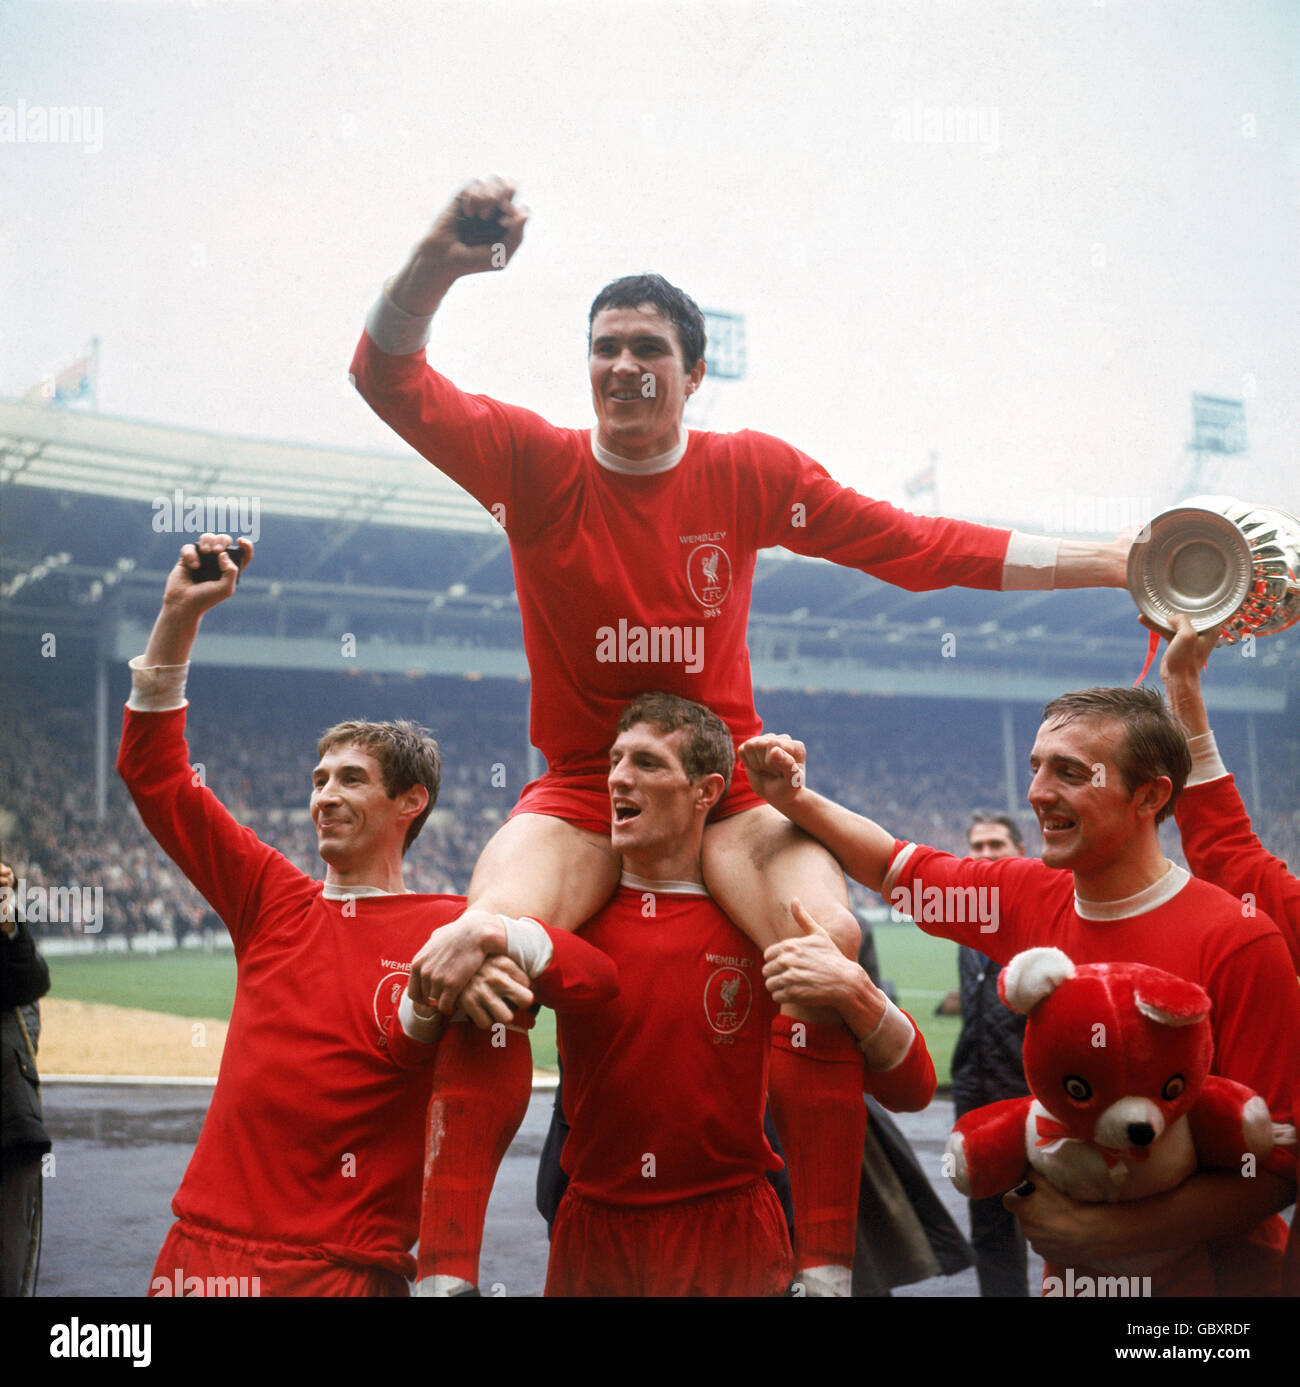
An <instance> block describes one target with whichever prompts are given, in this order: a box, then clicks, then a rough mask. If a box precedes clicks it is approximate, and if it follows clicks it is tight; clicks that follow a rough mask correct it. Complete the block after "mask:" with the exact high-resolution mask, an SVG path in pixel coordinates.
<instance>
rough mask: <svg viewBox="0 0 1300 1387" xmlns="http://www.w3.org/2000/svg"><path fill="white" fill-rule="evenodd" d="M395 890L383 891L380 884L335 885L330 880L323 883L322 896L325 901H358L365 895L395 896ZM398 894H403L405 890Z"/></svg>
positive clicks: (396, 893)
mask: <svg viewBox="0 0 1300 1387" xmlns="http://www.w3.org/2000/svg"><path fill="white" fill-rule="evenodd" d="M398 894H399V893H398V892H396V891H385V890H384V889H383V887H382V886H336V885H335V884H334V883H333V882H332V881H327V882H326V883H325V891H324V896H325V899H326V900H327V901H359V900H362V899H363V898H364V897H366V896H396V895H398ZM400 894H402V895H405V894H406V893H405V892H401V893H400Z"/></svg>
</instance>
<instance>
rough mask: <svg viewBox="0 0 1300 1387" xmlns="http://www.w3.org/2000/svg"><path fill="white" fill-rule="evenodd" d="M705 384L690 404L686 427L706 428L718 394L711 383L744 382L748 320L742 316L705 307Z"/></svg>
mask: <svg viewBox="0 0 1300 1387" xmlns="http://www.w3.org/2000/svg"><path fill="white" fill-rule="evenodd" d="M701 312H702V313H703V314H704V330H705V333H706V335H707V338H708V341H707V342H706V344H705V348H704V365H705V368H706V369H705V372H704V385H703V387H702V388H701V389H699V390H697V391H696V392H695V394H694V395H692V396H691V397H690V398H689V399H688V400H687V401H686V416H685V418H686V426H687V427H688V428H695V429H702V428H703V427H704V426H705V425H706V424H707V423H708V418H709V412H710V406H711V405H712V402H713V394H714V392H713V391H712V390H711V389H710V388H709V382H710V381H711V380H744V378H745V319H744V315H743V314H740V313H722V312H718V311H717V310H715V309H711V308H705V309H702V310H701Z"/></svg>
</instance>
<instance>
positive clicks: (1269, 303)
mask: <svg viewBox="0 0 1300 1387" xmlns="http://www.w3.org/2000/svg"><path fill="white" fill-rule="evenodd" d="M1298 16H1300V6H1297V5H1296V4H1295V3H1294V0H1276V3H1273V2H1271V0H1235V2H1234V3H1228V0H1215V2H1213V3H1197V2H1196V0H1169V3H1163V2H1162V0H1133V2H1132V3H1127V2H1125V0H1104V3H1102V2H1100V0H1045V2H1044V3H1039V4H1035V3H1031V2H1030V0H1014V2H1013V3H992V2H991V0H967V3H957V2H956V0H953V3H935V2H934V0H905V2H904V0H898V3H884V4H871V3H864V0H846V3H839V2H838V0H825V2H824V3H815V4H797V3H786V2H783V0H734V2H733V3H712V4H710V3H704V2H702V0H692V3H686V4H657V3H639V4H637V5H630V6H614V5H611V4H608V3H594V4H588V3H579V2H577V0H575V2H574V3H562V2H561V0H497V2H496V3H491V2H490V0H470V3H465V4H460V3H443V2H442V0H427V3H410V4H395V3H393V4H390V3H383V0H378V2H377V3H360V2H359V0H358V2H356V3H348V4H335V3H319V4H312V3H305V2H304V3H289V2H288V0H282V2H280V3H271V2H270V0H255V2H254V0H250V2H249V3H227V0H207V2H206V3H202V2H201V0H186V3H95V4H86V3H80V4H74V3H57V2H54V0H18V3H15V2H14V0H7V2H5V3H0V137H5V138H6V142H4V143H0V180H2V184H0V186H2V187H3V196H4V202H5V214H4V217H3V218H2V219H0V285H3V305H2V308H0V394H5V395H20V394H21V393H22V392H23V391H24V390H26V389H27V388H28V387H29V386H31V385H33V384H35V383H36V382H37V381H38V380H39V379H40V378H41V377H42V375H44V374H45V373H47V372H49V371H51V370H53V369H54V368H57V367H58V366H59V365H61V364H62V363H63V362H65V361H67V360H68V359H70V358H71V357H73V356H75V354H76V353H77V352H78V350H79V349H80V348H81V346H82V345H83V344H84V343H85V342H86V340H87V339H89V338H90V337H91V336H93V335H96V334H97V335H98V336H99V337H100V339H101V351H102V370H101V377H100V407H101V408H102V409H103V410H104V411H105V412H107V413H112V414H116V415H123V416H127V417H134V418H140V419H146V420H153V421H161V422H167V423H175V424H182V425H187V426H192V427H198V428H207V429H217V430H225V431H228V432H232V433H237V434H244V435H252V436H260V437H270V438H284V439H292V440H302V441H313V442H320V443H325V444H330V445H347V446H358V447H363V448H385V449H388V448H397V447H400V446H401V445H400V444H399V443H398V441H397V440H396V439H395V437H394V436H393V435H391V434H390V433H389V432H388V431H387V430H386V429H385V428H384V426H383V425H381V424H380V423H379V422H378V420H376V419H375V418H373V416H371V415H370V413H369V411H368V410H367V409H366V407H365V406H364V405H363V404H362V403H361V401H360V400H359V399H358V398H357V397H356V396H355V394H354V393H353V392H352V391H351V390H350V388H348V387H347V385H346V372H347V367H348V362H349V360H350V357H351V353H352V350H353V347H354V345H355V340H356V337H357V335H358V334H359V331H360V327H361V323H362V320H363V317H364V314H365V311H366V309H367V307H368V306H369V304H370V302H371V300H372V299H373V297H374V296H375V293H376V292H377V290H378V288H379V286H380V284H381V283H382V281H383V279H384V278H385V277H386V276H387V275H388V274H390V273H392V272H393V271H394V270H396V269H397V268H398V267H399V265H400V264H401V262H402V260H403V258H404V256H405V255H406V252H407V250H408V249H409V247H410V245H411V244H412V242H413V241H414V240H415V239H416V237H417V236H418V235H419V234H420V232H421V230H422V228H423V226H424V225H425V224H426V223H427V221H428V220H429V219H430V218H431V217H432V215H433V214H434V213H435V212H436V211H437V210H438V209H439V207H440V206H441V205H442V204H443V203H444V202H445V201H446V200H447V199H448V198H449V197H450V196H451V194H452V193H454V192H455V191H456V189H457V188H458V187H459V186H460V185H461V184H462V183H463V182H465V181H466V180H468V179H469V178H472V177H475V176H479V175H483V174H487V173H491V172H501V173H506V174H510V175H513V176H514V177H515V178H517V179H518V181H519V186H520V195H521V197H522V199H523V200H524V201H525V202H526V203H527V204H528V205H529V206H530V207H531V208H532V209H533V214H534V215H533V220H532V221H531V222H530V224H529V229H528V233H527V236H526V239H525V242H524V245H523V248H522V249H521V251H520V253H519V255H518V256H517V257H516V259H515V260H514V262H513V263H512V264H511V265H510V267H509V268H508V269H507V270H506V271H505V272H504V273H502V274H500V275H495V276H480V277H478V278H476V279H472V280H467V281H463V282H462V283H461V284H459V285H457V286H456V288H455V289H454V290H453V291H452V294H451V295H450V296H449V298H448V300H447V302H446V304H445V306H444V309H443V310H442V312H441V314H440V315H439V319H438V322H437V324H436V327H435V337H434V342H433V345H432V347H431V351H430V357H431V360H433V361H434V364H435V365H437V366H438V367H439V369H441V370H443V371H445V373H446V374H448V375H449V376H450V377H451V378H452V379H453V380H455V381H456V382H457V383H458V384H460V385H462V386H464V387H466V388H468V389H472V390H476V391H483V392H486V393H488V394H491V395H495V396H497V397H499V398H502V399H506V400H510V401H514V402H517V403H520V404H524V405H527V406H529V407H531V408H534V409H536V410H538V411H539V412H541V413H542V414H544V415H546V416H547V417H549V418H551V419H553V420H554V421H555V422H557V423H564V424H579V425H580V424H586V423H589V422H590V420H591V407H590V399H589V395H588V388H587V377H586V365H585V340H584V334H585V324H586V311H587V306H588V304H589V303H590V300H591V298H592V296H593V295H594V293H595V291H596V290H597V289H598V288H599V287H600V286H601V285H602V284H603V283H604V282H606V281H607V280H608V279H611V278H613V277H615V276H617V275H621V274H625V273H630V272H634V271H637V270H642V269H654V270H658V271H660V272H661V273H663V274H665V275H666V276H667V277H668V278H669V279H672V280H673V281H675V282H677V283H680V284H681V285H682V286H683V287H684V288H685V289H687V290H688V292H690V293H691V294H692V295H693V296H694V297H695V298H696V299H697V300H698V301H699V303H700V304H701V305H702V306H703V307H705V308H714V309H721V310H726V311H731V312H735V313H740V314H743V315H744V317H745V321H746V326H747V335H748V359H749V375H748V378H747V379H746V380H744V381H743V382H740V383H730V382H728V383H715V384H713V385H712V386H711V387H710V388H709V390H708V391H707V392H706V396H705V399H704V407H705V408H706V410H707V423H708V426H709V427H712V428H720V429H733V428H742V427H749V428H756V429H761V430H764V431H766V432H769V433H774V434H778V435H780V436H782V437H784V438H787V439H789V440H790V441H791V442H793V443H795V444H796V445H797V446H799V447H801V448H803V449H804V450H805V451H806V452H809V453H811V454H812V455H813V456H814V457H816V458H817V459H818V460H819V461H821V462H823V463H824V464H825V465H826V466H827V467H828V468H829V469H830V470H831V471H832V472H833V473H834V474H835V475H836V476H838V477H839V478H841V479H842V480H844V481H846V482H849V483H850V484H852V485H854V486H856V487H858V488H859V489H860V490H862V491H865V492H867V493H868V494H872V495H877V496H883V497H886V498H888V499H892V500H895V501H900V502H901V501H902V500H903V484H904V482H905V480H906V479H907V478H908V477H909V476H911V475H913V474H915V473H916V472H917V471H918V470H920V469H921V468H922V467H923V466H924V465H925V462H926V460H927V457H928V455H929V454H930V453H931V452H934V453H936V454H937V455H938V457H939V481H940V489H941V496H940V500H941V504H942V508H943V509H944V510H946V511H949V512H951V513H956V514H974V515H992V516H1000V517H1005V518H1008V519H1012V520H1017V521H1019V522H1020V523H1022V524H1024V525H1026V526H1027V527H1034V526H1035V522H1036V521H1037V522H1039V523H1038V525H1037V528H1044V525H1043V524H1042V523H1041V522H1042V521H1043V520H1045V519H1049V518H1050V517H1051V515H1052V514H1053V512H1055V513H1056V515H1058V516H1063V517H1064V518H1065V520H1066V522H1067V527H1068V524H1069V519H1070V514H1071V509H1073V511H1074V512H1075V513H1076V514H1079V515H1081V514H1082V513H1083V512H1084V511H1085V510H1086V509H1087V507H1088V506H1093V507H1095V508H1097V509H1099V510H1104V508H1105V506H1106V505H1109V506H1111V507H1112V509H1113V510H1114V511H1115V513H1117V514H1123V513H1124V512H1127V511H1129V510H1143V509H1145V508H1146V507H1147V506H1148V504H1150V505H1153V506H1155V507H1157V508H1158V507H1159V506H1161V505H1163V504H1165V503H1167V502H1168V501H1169V500H1171V499H1173V497H1174V496H1175V495H1176V493H1177V490H1178V488H1179V487H1180V485H1181V484H1182V481H1183V479H1184V476H1185V474H1186V471H1187V467H1188V457H1187V454H1186V453H1185V451H1184V444H1185V443H1186V441H1187V440H1188V438H1189V437H1190V434H1191V417H1190V398H1189V397H1190V395H1191V392H1192V391H1193V390H1199V391H1205V392H1210V393H1216V394H1222V395H1228V396H1233V397H1242V396H1243V395H1244V396H1245V397H1246V408H1247V421H1248V430H1249V435H1250V444H1251V449H1250V453H1249V455H1248V456H1247V457H1246V458H1244V459H1233V460H1231V462H1230V464H1229V465H1228V466H1227V467H1226V470H1225V471H1224V472H1223V474H1222V475H1221V477H1220V479H1219V485H1220V489H1224V490H1227V491H1229V492H1234V493H1236V494H1238V495H1242V496H1244V497H1246V498H1247V499H1249V500H1254V501H1262V502H1271V503H1273V504H1277V505H1282V506H1284V507H1286V508H1287V509H1290V510H1293V511H1300V443H1298V441H1297V440H1298V439H1300V372H1298V371H1297V364H1298V361H1297V345H1296V344H1297V340H1298V338H1300V332H1298V327H1297V325H1298V323H1300V273H1298V266H1297V246H1300V217H1298V216H1297V201H1296V189H1297V187H1298V186H1300V177H1298V175H1300V155H1298V149H1300V139H1298V132H1300V18H1298ZM71 106H75V107H78V108H80V109H81V110H82V112H83V113H84V115H83V122H82V123H83V129H82V130H81V132H80V135H81V138H80V141H79V142H78V141H77V140H75V139H70V140H66V141H65V142H63V143H58V144H54V143H48V142H46V143H40V142H35V141H34V140H33V139H31V138H25V139H24V138H21V137H22V136H23V135H24V134H26V135H32V134H33V133H34V132H35V130H36V128H37V127H36V126H34V125H33V124H32V121H33V120H34V119H35V117H34V116H33V111H35V110H37V109H44V110H48V109H49V108H53V107H71ZM5 109H8V111H9V112H10V116H9V118H8V123H7V125H6V124H5ZM24 113H25V116H24ZM954 114H957V115H958V117H959V118H958V119H954V118H953V117H954ZM24 119H25V121H26V124H25V125H24V123H23V121H24ZM6 131H7V132H8V134H7V137H6ZM922 508H924V507H922ZM1080 527H1081V528H1087V527H1086V526H1080ZM1103 528H1104V526H1103Z"/></svg>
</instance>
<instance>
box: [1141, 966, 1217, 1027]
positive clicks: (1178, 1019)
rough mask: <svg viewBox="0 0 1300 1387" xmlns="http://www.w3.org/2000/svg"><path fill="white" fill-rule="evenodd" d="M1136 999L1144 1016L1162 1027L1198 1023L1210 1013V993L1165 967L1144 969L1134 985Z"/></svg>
mask: <svg viewBox="0 0 1300 1387" xmlns="http://www.w3.org/2000/svg"><path fill="white" fill-rule="evenodd" d="M1133 1001H1134V1002H1135V1003H1136V1005H1137V1009H1138V1010H1139V1011H1140V1012H1141V1013H1142V1015H1143V1016H1146V1017H1149V1018H1150V1019H1151V1020H1152V1021H1155V1022H1157V1023H1158V1024H1160V1025H1162V1026H1194V1025H1196V1024H1197V1022H1198V1021H1204V1020H1205V1018H1206V1017H1207V1016H1208V1015H1209V1014H1210V994H1209V993H1208V992H1206V990H1205V989H1204V988H1203V987H1198V986H1197V985H1196V984H1195V983H1194V982H1188V981H1187V979H1186V978H1179V977H1175V976H1174V974H1172V973H1166V972H1165V971H1164V969H1162V968H1144V969H1143V971H1142V976H1141V977H1139V978H1138V979H1137V980H1136V981H1135V982H1134V984H1133Z"/></svg>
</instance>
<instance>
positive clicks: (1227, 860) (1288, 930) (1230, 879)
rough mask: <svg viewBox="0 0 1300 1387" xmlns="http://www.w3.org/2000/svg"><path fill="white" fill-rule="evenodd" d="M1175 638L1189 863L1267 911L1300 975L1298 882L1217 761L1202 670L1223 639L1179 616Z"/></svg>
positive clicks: (1182, 818)
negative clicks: (1262, 837)
mask: <svg viewBox="0 0 1300 1387" xmlns="http://www.w3.org/2000/svg"><path fill="white" fill-rule="evenodd" d="M1173 625H1174V633H1175V634H1174V637H1173V639H1172V640H1171V641H1170V642H1169V645H1168V648H1167V649H1166V650H1165V654H1164V658H1163V659H1162V660H1161V662H1160V678H1161V681H1162V682H1163V684H1164V686H1165V694H1166V696H1167V698H1168V699H1169V706H1170V708H1171V709H1172V710H1173V712H1174V713H1175V715H1176V716H1177V717H1178V719H1179V720H1180V721H1181V722H1182V724H1183V726H1184V727H1185V728H1186V729H1187V736H1188V746H1189V747H1190V749H1191V752H1192V773H1191V775H1190V776H1189V777H1188V781H1187V787H1186V789H1185V790H1184V791H1183V793H1182V795H1181V796H1180V798H1179V800H1178V805H1177V807H1176V810H1175V817H1176V818H1177V821H1178V829H1179V832H1180V833H1181V834H1182V839H1183V852H1184V853H1185V854H1186V855H1187V865H1188V866H1189V867H1190V868H1191V869H1192V871H1193V872H1194V873H1195V874H1196V875H1197V876H1198V877H1200V878H1201V879H1202V880H1204V881H1211V882H1213V883H1214V884H1215V885H1216V886H1218V887H1220V888H1221V889H1222V890H1224V891H1227V892H1228V893H1229V895H1233V896H1236V897H1238V898H1239V899H1240V900H1241V901H1242V902H1243V904H1245V903H1246V902H1247V900H1248V899H1249V903H1250V905H1251V907H1252V908H1253V909H1256V910H1262V911H1263V912H1264V913H1265V914H1266V915H1268V916H1269V917H1270V918H1271V919H1272V920H1273V922H1274V923H1275V924H1276V925H1277V927H1278V929H1279V930H1281V932H1282V937H1283V938H1284V939H1285V940H1286V944H1287V948H1288V949H1289V950H1290V953H1291V961H1292V962H1293V963H1294V964H1295V966H1296V967H1297V968H1298V969H1300V879H1297V878H1296V876H1295V874H1294V873H1293V872H1291V870H1290V869H1289V868H1288V866H1287V864H1286V863H1285V862H1284V861H1283V860H1282V859H1281V858H1280V857H1274V856H1273V855H1272V854H1271V853H1270V852H1268V851H1267V850H1266V849H1265V847H1264V845H1263V844H1262V843H1261V842H1260V841H1259V838H1258V837H1257V836H1256V834H1255V831H1254V829H1253V827H1252V826H1251V822H1250V815H1249V814H1248V813H1247V812H1246V806H1245V804H1244V803H1243V802H1242V798H1241V795H1240V794H1239V793H1238V791H1237V787H1236V783H1235V782H1234V780H1233V778H1232V776H1231V775H1229V773H1228V770H1227V767H1226V766H1224V764H1223V762H1222V760H1221V759H1220V757H1219V748H1218V745H1217V744H1216V742H1215V740H1214V733H1213V732H1212V731H1211V729H1210V719H1209V714H1208V713H1207V712H1206V709H1205V700H1204V698H1203V696H1202V694H1201V668H1202V666H1203V665H1204V664H1205V662H1206V660H1207V659H1208V658H1209V655H1210V651H1211V650H1213V649H1214V644H1215V641H1216V640H1217V638H1218V632H1217V631H1206V632H1203V633H1202V634H1201V635H1199V636H1198V635H1197V634H1196V632H1195V631H1194V630H1193V629H1192V624H1191V622H1190V621H1189V620H1188V619H1187V617H1185V616H1183V615H1182V614H1181V613H1179V614H1178V615H1177V616H1175V617H1174V618H1173Z"/></svg>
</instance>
